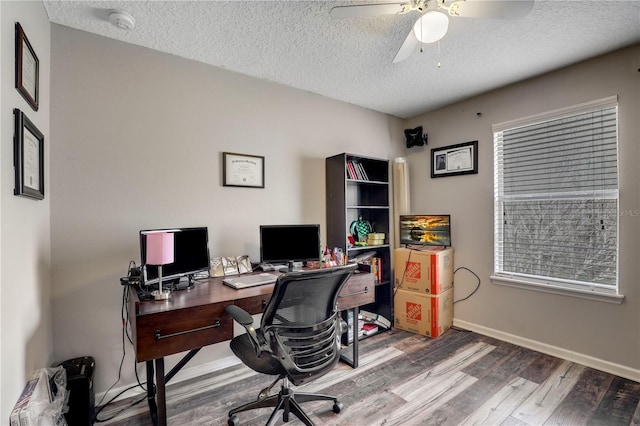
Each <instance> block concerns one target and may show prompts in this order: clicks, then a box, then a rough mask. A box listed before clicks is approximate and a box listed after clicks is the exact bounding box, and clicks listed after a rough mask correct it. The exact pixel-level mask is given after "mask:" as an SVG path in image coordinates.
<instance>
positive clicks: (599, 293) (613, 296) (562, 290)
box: [489, 275, 624, 305]
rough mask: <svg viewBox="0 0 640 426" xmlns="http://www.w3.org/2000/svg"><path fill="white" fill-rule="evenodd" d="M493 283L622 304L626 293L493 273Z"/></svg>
mask: <svg viewBox="0 0 640 426" xmlns="http://www.w3.org/2000/svg"><path fill="white" fill-rule="evenodd" d="M489 278H490V279H491V282H492V283H493V284H497V285H504V286H507V287H515V288H521V289H525V290H531V291H541V292H544V293H552V294H559V295H562V296H569V297H577V298H580V299H588V300H595V301H597V302H607V303H615V304H618V305H619V304H621V303H622V301H623V300H624V295H622V294H617V293H616V292H615V291H607V290H603V289H593V290H584V289H578V288H568V287H562V286H559V285H554V284H550V283H541V282H536V281H528V280H525V279H523V278H515V277H502V276H497V275H491V276H490V277H489Z"/></svg>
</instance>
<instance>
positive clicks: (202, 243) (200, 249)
mask: <svg viewBox="0 0 640 426" xmlns="http://www.w3.org/2000/svg"><path fill="white" fill-rule="evenodd" d="M154 232H173V233H174V261H173V263H169V264H167V265H163V267H162V282H165V281H169V280H175V279H179V278H180V277H183V276H193V275H195V274H197V273H199V272H207V273H208V271H209V234H208V231H207V227H204V226H203V227H196V228H171V229H146V230H142V231H140V257H141V259H142V262H141V264H142V265H143V267H142V272H143V281H144V283H145V284H154V283H157V282H158V267H157V266H156V265H145V263H146V257H147V235H148V234H150V233H154Z"/></svg>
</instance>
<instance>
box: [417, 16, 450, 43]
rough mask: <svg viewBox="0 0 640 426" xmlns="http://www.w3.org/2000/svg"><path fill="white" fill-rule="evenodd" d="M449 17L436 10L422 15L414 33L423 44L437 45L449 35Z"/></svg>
mask: <svg viewBox="0 0 640 426" xmlns="http://www.w3.org/2000/svg"><path fill="white" fill-rule="evenodd" d="M448 29H449V17H448V16H447V15H445V14H444V13H442V12H437V11H435V10H432V11H429V12H427V13H425V14H424V15H422V16H421V17H420V19H418V20H417V21H416V23H415V25H414V26H413V32H414V33H415V35H416V38H417V39H418V40H419V41H420V42H421V43H435V42H436V41H438V40H440V39H441V38H442V37H444V35H445V34H446V33H447V30H448Z"/></svg>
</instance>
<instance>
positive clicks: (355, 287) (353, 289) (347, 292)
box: [338, 272, 376, 311]
mask: <svg viewBox="0 0 640 426" xmlns="http://www.w3.org/2000/svg"><path fill="white" fill-rule="evenodd" d="M375 298H376V292H375V283H374V281H373V274H371V273H363V272H361V273H359V274H352V275H351V277H349V280H348V281H347V282H346V284H345V285H344V287H342V290H341V291H340V294H339V295H338V309H339V310H341V311H344V310H346V309H351V308H355V307H356V306H362V305H366V304H368V303H373V302H374V301H375Z"/></svg>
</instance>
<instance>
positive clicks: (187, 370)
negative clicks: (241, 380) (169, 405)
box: [96, 356, 240, 403]
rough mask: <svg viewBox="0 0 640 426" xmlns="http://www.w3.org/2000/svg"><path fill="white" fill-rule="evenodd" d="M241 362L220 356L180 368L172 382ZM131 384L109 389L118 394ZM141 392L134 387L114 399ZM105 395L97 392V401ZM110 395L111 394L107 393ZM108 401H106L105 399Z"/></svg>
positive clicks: (142, 378) (233, 357)
mask: <svg viewBox="0 0 640 426" xmlns="http://www.w3.org/2000/svg"><path fill="white" fill-rule="evenodd" d="M238 364H240V359H238V358H236V357H235V356H227V357H224V358H219V359H216V360H215V361H209V362H205V363H204V364H198V365H194V366H193V367H184V368H183V369H182V370H180V372H179V373H177V374H176V375H175V376H173V378H172V379H171V384H174V383H180V382H182V381H185V380H189V379H193V378H194V377H199V376H202V375H205V374H211V373H212V372H214V371H219V370H223V369H225V368H227V367H232V366H234V365H238ZM143 375H144V373H143ZM140 379H141V380H144V379H146V377H141V378H140ZM130 386H131V385H127V386H120V387H118V388H113V389H111V391H109V394H110V395H117V394H118V393H119V392H122V391H124V390H125V389H126V388H128V387H130ZM141 393H143V391H142V389H140V388H139V387H136V388H134V389H130V390H128V391H126V392H124V393H123V394H122V395H120V396H118V397H117V398H116V399H114V401H120V400H123V399H127V398H130V397H133V396H137V395H140V394H141ZM103 396H104V392H100V393H99V394H96V403H97V402H98V401H101V400H102V398H103ZM107 396H109V395H107ZM104 402H106V401H104Z"/></svg>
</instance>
